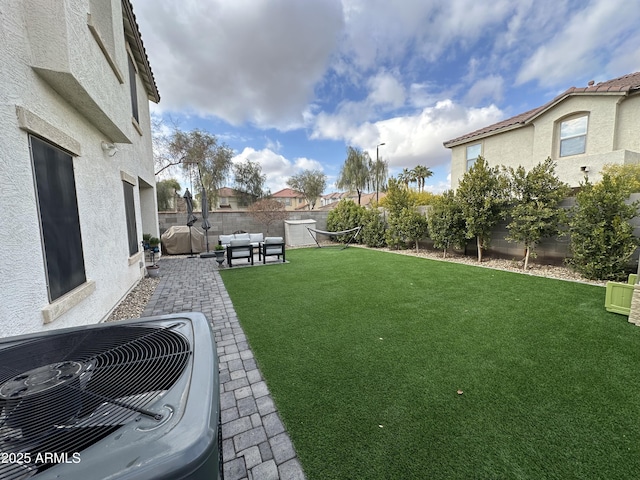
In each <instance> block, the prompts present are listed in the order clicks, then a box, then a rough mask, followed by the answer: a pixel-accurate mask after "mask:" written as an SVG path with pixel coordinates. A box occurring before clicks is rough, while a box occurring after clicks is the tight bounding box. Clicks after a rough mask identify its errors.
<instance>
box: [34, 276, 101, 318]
mask: <svg viewBox="0 0 640 480" xmlns="http://www.w3.org/2000/svg"><path fill="white" fill-rule="evenodd" d="M95 291H96V282H95V281H93V280H89V281H87V282H85V283H83V284H82V285H80V286H79V287H76V288H74V289H73V290H71V291H70V292H69V293H67V294H65V295H63V296H62V297H60V298H58V299H57V300H55V301H54V302H53V303H51V304H49V305H47V306H46V307H44V308H43V309H42V317H43V323H44V324H45V325H46V324H48V323H51V322H53V321H54V320H56V319H57V318H60V317H61V316H62V315H64V314H65V313H67V312H68V311H69V310H71V309H72V308H73V307H75V306H76V305H78V304H79V303H80V302H82V301H83V300H85V299H86V298H88V297H89V296H90V295H91V294H92V293H93V292H95Z"/></svg>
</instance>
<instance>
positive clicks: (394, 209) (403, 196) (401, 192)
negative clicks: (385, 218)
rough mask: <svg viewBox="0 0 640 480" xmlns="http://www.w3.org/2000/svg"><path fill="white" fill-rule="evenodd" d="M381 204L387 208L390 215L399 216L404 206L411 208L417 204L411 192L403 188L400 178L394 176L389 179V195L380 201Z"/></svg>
mask: <svg viewBox="0 0 640 480" xmlns="http://www.w3.org/2000/svg"><path fill="white" fill-rule="evenodd" d="M380 205H382V206H383V207H385V208H386V209H387V211H388V212H389V215H390V216H393V215H396V216H397V215H400V212H401V211H402V209H403V208H410V207H413V206H414V205H415V204H414V199H413V196H412V195H411V192H409V190H407V189H406V188H403V187H402V185H401V184H400V181H399V180H396V179H395V178H393V177H392V178H390V179H389V186H388V188H387V195H386V196H385V197H384V198H383V199H382V200H381V201H380Z"/></svg>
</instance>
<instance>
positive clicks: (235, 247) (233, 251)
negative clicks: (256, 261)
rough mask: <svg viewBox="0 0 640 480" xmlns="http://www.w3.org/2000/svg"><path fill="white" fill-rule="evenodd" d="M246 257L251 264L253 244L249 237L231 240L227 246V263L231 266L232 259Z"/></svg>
mask: <svg viewBox="0 0 640 480" xmlns="http://www.w3.org/2000/svg"><path fill="white" fill-rule="evenodd" d="M240 258H246V259H247V261H249V262H251V265H253V246H252V245H251V242H250V241H249V239H248V238H247V239H243V240H231V243H229V246H228V247H227V263H228V264H229V266H230V267H233V263H232V261H233V260H238V259H240Z"/></svg>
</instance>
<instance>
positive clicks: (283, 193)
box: [271, 188, 304, 198]
mask: <svg viewBox="0 0 640 480" xmlns="http://www.w3.org/2000/svg"><path fill="white" fill-rule="evenodd" d="M271 196H272V197H275V198H302V197H304V195H303V194H301V193H300V192H296V191H295V190H292V189H290V188H283V189H282V190H279V191H277V192H276V193H274V194H272V195H271Z"/></svg>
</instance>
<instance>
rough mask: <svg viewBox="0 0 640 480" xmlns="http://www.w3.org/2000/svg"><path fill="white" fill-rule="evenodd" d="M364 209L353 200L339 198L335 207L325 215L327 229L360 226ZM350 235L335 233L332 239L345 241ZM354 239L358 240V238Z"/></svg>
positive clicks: (336, 230) (334, 229)
mask: <svg viewBox="0 0 640 480" xmlns="http://www.w3.org/2000/svg"><path fill="white" fill-rule="evenodd" d="M365 211H366V209H365V208H364V207H362V206H360V205H356V204H355V202H354V201H353V200H340V202H338V205H337V206H336V208H334V209H333V210H331V211H330V212H329V215H328V216H327V230H328V231H330V232H340V231H342V230H349V229H352V228H356V227H359V226H362V224H363V217H364V214H365ZM351 237H352V235H351V234H347V235H336V236H335V238H334V240H336V241H338V242H341V243H346V242H348V241H349V239H350V238H351ZM356 241H359V238H357V239H356Z"/></svg>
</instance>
